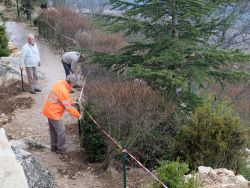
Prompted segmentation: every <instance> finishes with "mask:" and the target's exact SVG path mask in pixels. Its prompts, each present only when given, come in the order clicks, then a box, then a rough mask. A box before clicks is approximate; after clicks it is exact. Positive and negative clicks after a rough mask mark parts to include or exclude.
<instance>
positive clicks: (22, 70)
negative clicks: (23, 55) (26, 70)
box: [20, 69, 24, 91]
mask: <svg viewBox="0 0 250 188" xmlns="http://www.w3.org/2000/svg"><path fill="white" fill-rule="evenodd" d="M20 70H21V79H22V90H23V91H24V86H23V69H20Z"/></svg>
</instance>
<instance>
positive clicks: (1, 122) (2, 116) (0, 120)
mask: <svg viewBox="0 0 250 188" xmlns="http://www.w3.org/2000/svg"><path fill="white" fill-rule="evenodd" d="M8 121H9V118H8V117H7V116H6V115H5V114H3V113H1V114H0V125H4V124H6V123H8Z"/></svg>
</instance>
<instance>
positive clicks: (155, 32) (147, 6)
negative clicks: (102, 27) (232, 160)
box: [93, 0, 249, 102]
mask: <svg viewBox="0 0 250 188" xmlns="http://www.w3.org/2000/svg"><path fill="white" fill-rule="evenodd" d="M243 1H244V0H240V1H238V0H230V1H223V0H219V1H216V2H215V1H212V0H209V1H203V0H201V1H197V0H188V1H186V0H173V1H153V0H149V1H144V0H132V1H121V0H109V2H110V5H111V7H112V9H113V10H115V11H118V13H117V12H116V13H114V14H110V15H101V16H100V17H101V18H102V19H104V20H105V21H106V23H107V25H108V26H112V29H113V30H114V31H123V32H124V33H125V34H126V35H127V36H131V35H132V36H133V35H140V36H141V37H142V39H140V40H136V39H134V41H131V42H130V44H129V45H128V46H127V47H125V48H124V49H123V50H122V51H121V53H120V54H112V53H107V54H105V53H95V58H93V62H98V63H103V64H105V65H107V66H112V65H114V64H115V65H116V66H118V67H121V68H123V67H128V68H129V70H130V73H131V75H133V76H135V77H137V78H142V79H143V80H145V81H147V83H149V84H150V85H151V86H153V87H156V88H158V89H160V90H163V91H164V92H166V93H168V96H169V97H172V98H174V99H176V98H177V99H178V98H181V97H182V94H183V93H186V92H187V93H195V91H194V87H193V86H195V87H197V88H200V87H204V86H205V84H208V83H211V82H213V81H217V82H220V83H223V81H224V80H229V81H233V80H235V79H238V78H240V77H245V76H247V75H248V74H247V73H246V72H244V71H241V70H238V69H234V68H233V65H235V64H242V63H245V62H248V61H249V56H247V55H244V54H243V53H242V52H241V51H239V50H233V49H222V48H219V47H218V41H220V39H221V37H222V35H223V31H224V30H225V28H228V26H231V25H232V24H233V23H234V21H235V16H236V14H237V12H239V10H240V8H239V7H240V4H241V3H242V2H243ZM141 37H140V38H141ZM178 89H181V95H177V96H176V90H178ZM184 95H185V94H184ZM180 102H181V100H180ZM186 102H189V101H186Z"/></svg>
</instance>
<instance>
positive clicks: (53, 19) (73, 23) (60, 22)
mask: <svg viewBox="0 0 250 188" xmlns="http://www.w3.org/2000/svg"><path fill="white" fill-rule="evenodd" d="M38 20H39V24H38V26H39V34H40V35H41V36H43V37H45V38H47V39H49V40H52V41H54V42H56V43H58V44H59V47H62V48H64V49H66V47H68V46H73V45H75V43H74V41H73V40H74V37H75V34H76V33H77V32H79V31H83V30H84V31H88V30H90V29H91V27H92V26H91V24H90V23H89V22H88V21H87V20H86V19H85V18H84V17H83V16H82V15H80V14H78V13H76V12H73V11H72V10H69V9H58V10H57V9H54V8H50V9H48V10H45V11H43V12H42V14H41V15H40V16H39V18H38ZM69 38H71V39H69Z"/></svg>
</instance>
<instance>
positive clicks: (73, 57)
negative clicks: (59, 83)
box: [62, 51, 86, 76]
mask: <svg viewBox="0 0 250 188" xmlns="http://www.w3.org/2000/svg"><path fill="white" fill-rule="evenodd" d="M85 59H86V56H85V55H83V54H80V53H79V52H75V51H72V52H66V53H65V54H63V56H62V64H63V67H64V70H65V73H66V76H68V75H69V74H70V73H76V67H77V64H78V63H79V62H80V61H82V60H85Z"/></svg>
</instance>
